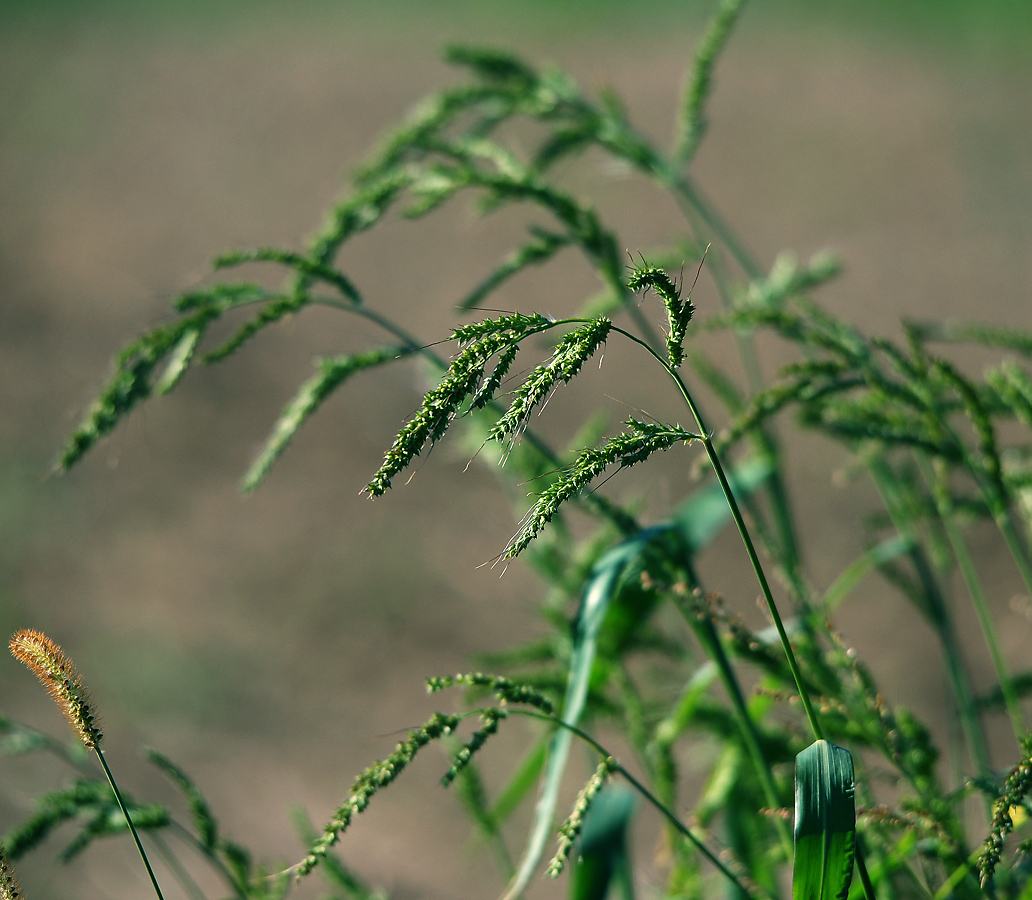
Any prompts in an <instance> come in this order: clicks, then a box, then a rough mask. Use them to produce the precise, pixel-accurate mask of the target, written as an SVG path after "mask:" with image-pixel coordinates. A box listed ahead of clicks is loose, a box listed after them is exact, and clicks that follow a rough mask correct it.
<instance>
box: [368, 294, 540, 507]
mask: <svg viewBox="0 0 1032 900" xmlns="http://www.w3.org/2000/svg"><path fill="white" fill-rule="evenodd" d="M552 324H553V323H552V321H551V320H550V319H546V318H545V317H544V316H539V315H534V316H524V315H520V314H518V313H517V314H514V315H511V316H502V317H501V318H499V319H485V320H484V321H483V322H475V323H473V324H471V325H464V326H462V327H461V328H456V329H455V331H454V332H452V338H453V340H456V341H458V342H459V344H460V345H463V349H462V351H461V352H460V353H459V355H458V356H456V357H455V359H454V360H452V363H451V365H450V366H449V367H448V371H447V372H445V373H444V376H443V377H442V378H441V380H440V381H439V382H438V384H437V387H435V388H433V389H431V390H430V391H428V392H427V393H426V395H425V396H424V397H423V404H422V406H420V408H419V409H418V410H417V411H416V414H415V415H414V416H413V417H412V418H411V419H409V421H408V422H407V423H406V424H405V426H404V427H403V428H402V429H401V431H399V432H398V436H397V437H396V438H395V439H394V444H393V445H392V446H391V448H390V449H389V450H388V451H387V453H386V454H384V458H383V463H382V464H381V465H380V468H379V469H378V470H377V471H376V473H375V474H374V475H373V477H372V479H371V480H370V482H369V484H368V485H367V486H366V492H367V493H368V494H369V495H370V496H372V497H379V496H381V495H382V494H385V493H386V492H387V491H388V490H389V489H390V486H391V479H393V478H394V476H395V475H397V474H398V473H399V472H401V471H403V470H404V469H405V468H406V467H407V466H408V464H409V463H410V462H412V460H413V459H414V458H415V457H416V456H418V455H419V454H420V453H422V451H423V448H424V447H425V446H426V445H427V444H429V445H430V446H431V447H433V445H434V444H435V443H437V441H439V440H440V439H441V438H442V437H443V436H444V433H445V432H446V431H447V430H448V425H449V424H450V423H451V421H452V419H453V418H454V417H455V415H456V413H457V412H458V411H459V408H460V407H461V406H462V404H463V403H464V402H465V400H466V399H467V398H468V397H470V396H476V397H477V398H479V397H480V395H481V394H482V393H483V392H482V391H480V392H478V386H479V385H480V383H481V378H482V376H483V373H484V367H485V366H486V365H487V363H488V361H489V360H490V359H491V358H492V357H493V356H494V355H495V354H497V353H501V354H502V358H503V360H504V358H505V356H506V354H507V352H509V348H510V347H511V345H512V344H513V343H515V342H516V341H519V340H521V339H522V338H524V337H526V336H527V335H528V334H531V333H533V332H536V331H542V330H544V329H545V328H549V327H551V326H552ZM501 377H502V376H501V375H499V377H498V380H499V382H500V381H501ZM491 380H492V379H488V381H489V382H490V381H491ZM485 402H486V401H485Z"/></svg>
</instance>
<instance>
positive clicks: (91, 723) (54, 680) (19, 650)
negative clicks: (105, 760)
mask: <svg viewBox="0 0 1032 900" xmlns="http://www.w3.org/2000/svg"><path fill="white" fill-rule="evenodd" d="M10 648H11V653H13V654H14V657H15V659H18V660H20V661H21V662H23V663H25V665H27V666H28V667H29V668H30V669H32V671H33V672H34V673H35V674H36V677H37V678H38V679H39V680H40V681H41V682H42V683H43V686H44V687H45V688H46V689H47V691H48V693H49V694H50V696H51V697H53V698H54V700H55V702H56V703H57V705H58V706H59V707H60V708H61V711H62V712H63V713H64V714H65V717H66V718H67V719H68V721H69V722H70V723H71V726H72V728H73V729H74V730H75V733H76V735H77V736H78V738H79V740H80V741H82V745H83V746H84V747H85V748H86V749H87V750H96V749H97V747H98V746H99V744H100V740H101V738H102V737H103V735H102V733H101V731H100V727H99V726H98V724H97V716H96V713H95V711H94V709H93V701H92V700H90V695H89V692H88V691H87V690H86V686H85V685H84V684H83V681H82V678H81V676H80V675H79V673H78V672H77V671H76V670H75V666H74V665H72V661H71V660H70V659H69V658H68V656H67V655H66V654H65V652H64V650H62V649H61V648H60V647H59V646H58V645H57V644H55V643H54V642H53V641H52V640H50V638H48V637H47V636H46V635H45V634H43V633H42V632H39V631H33V630H32V629H29V628H27V629H23V630H22V631H18V632H16V633H15V634H14V636H13V637H12V638H11V643H10Z"/></svg>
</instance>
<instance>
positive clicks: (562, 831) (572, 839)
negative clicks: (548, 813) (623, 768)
mask: <svg viewBox="0 0 1032 900" xmlns="http://www.w3.org/2000/svg"><path fill="white" fill-rule="evenodd" d="M615 768H616V760H614V759H613V758H612V757H611V756H607V757H605V758H604V759H603V760H602V762H600V763H599V764H598V768H596V769H595V771H594V773H593V774H592V776H591V778H589V779H588V782H587V784H585V785H584V787H583V788H581V792H580V793H579V794H578V795H577V799H576V801H574V804H573V810H572V811H571V813H570V815H569V818H567V820H566V821H565V822H564V823H563V824H562V825H561V826H560V828H559V847H558V849H557V850H556V852H555V856H554V857H553V858H552V861H551V862H550V863H549V864H548V874H549V875H551V876H552V877H553V878H558V877H559V876H560V875H561V874H562V871H563V869H564V868H565V867H566V861H567V860H568V859H569V857H570V851H571V850H572V849H573V845H574V844H576V843H577V838H578V837H580V833H581V829H582V828H583V827H584V819H585V817H586V816H587V814H588V810H589V809H591V804H592V803H593V802H594V800H595V798H596V797H597V796H598V794H599V791H601V790H602V787H603V786H604V785H605V783H606V782H607V781H608V780H609V777H610V776H611V775H612V774H613V772H614V771H615Z"/></svg>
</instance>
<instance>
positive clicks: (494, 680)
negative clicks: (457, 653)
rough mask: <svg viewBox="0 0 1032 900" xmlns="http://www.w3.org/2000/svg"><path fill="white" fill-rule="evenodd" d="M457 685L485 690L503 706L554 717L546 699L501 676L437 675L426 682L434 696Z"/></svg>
mask: <svg viewBox="0 0 1032 900" xmlns="http://www.w3.org/2000/svg"><path fill="white" fill-rule="evenodd" d="M459 685H466V686H468V687H480V688H486V689H487V690H489V691H490V692H491V693H492V694H494V695H495V696H496V697H497V698H498V699H499V700H500V701H501V702H502V704H503V705H504V704H507V703H520V704H524V705H526V706H533V707H534V708H535V709H537V710H540V711H541V712H542V713H544V714H545V715H546V716H552V715H555V704H554V703H552V701H551V700H549V699H548V697H546V696H545V695H544V694H542V693H541V692H540V691H537V690H535V689H534V688H532V687H529V686H528V685H525V684H519V683H517V682H515V681H511V680H510V679H508V678H505V677H504V676H502V675H486V674H484V673H483V672H467V673H463V674H459V675H439V676H435V677H433V678H428V679H427V680H426V689H427V693H430V694H436V693H437V692H438V691H443V690H447V689H448V688H451V687H456V686H459Z"/></svg>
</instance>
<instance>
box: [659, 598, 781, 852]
mask: <svg viewBox="0 0 1032 900" xmlns="http://www.w3.org/2000/svg"><path fill="white" fill-rule="evenodd" d="M678 606H679V607H681V604H678ZM682 612H683V613H684V616H685V618H686V619H688V621H689V623H690V624H691V625H692V626H693V629H694V631H695V633H696V635H697V636H698V638H699V642H700V643H701V644H702V645H703V647H704V648H705V650H706V652H707V653H708V654H709V656H710V659H712V660H713V662H714V664H715V665H716V667H717V672H718V673H719V675H720V681H721V684H723V686H724V690H725V691H727V695H728V697H729V698H730V699H731V708H732V709H733V710H734V713H735V718H736V719H737V720H738V727H739V729H740V731H741V732H742V740H744V741H745V748H746V751H747V752H748V753H749V758H750V759H751V760H752V764H753V768H754V769H755V770H756V777H757V778H758V779H759V781H760V787H761V789H762V790H763V796H764V799H765V800H766V801H767V805H768V806H769V807H770V808H771V809H777V808H778V807H779V806H780V805H781V801H780V800H779V799H778V793H777V788H776V787H775V785H774V775H773V773H772V772H771V770H770V762H769V761H768V760H767V757H766V754H764V752H763V748H762V747H761V746H760V736H759V732H758V730H757V728H756V723H755V722H754V721H753V717H752V715H751V714H750V712H749V707H748V705H747V704H746V702H745V695H744V694H743V692H742V686H741V684H740V683H739V681H738V676H737V675H735V670H734V668H733V667H732V666H731V661H730V660H729V659H728V658H727V653H726V652H725V651H724V645H723V644H722V643H721V640H720V635H719V634H717V630H716V628H714V627H713V623H712V622H711V621H710V620H709V619H704V620H702V621H699V620H698V619H697V618H696V617H695V616H694V615H692V614H691V612H690V611H688V610H685V609H683V608H682ZM774 827H775V830H776V831H777V833H778V838H779V840H780V841H781V846H782V849H783V850H784V851H785V858H786V859H791V858H792V836H791V835H790V834H789V833H788V826H787V825H786V824H785V822H784V820H783V819H780V818H777V817H775V819H774Z"/></svg>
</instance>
